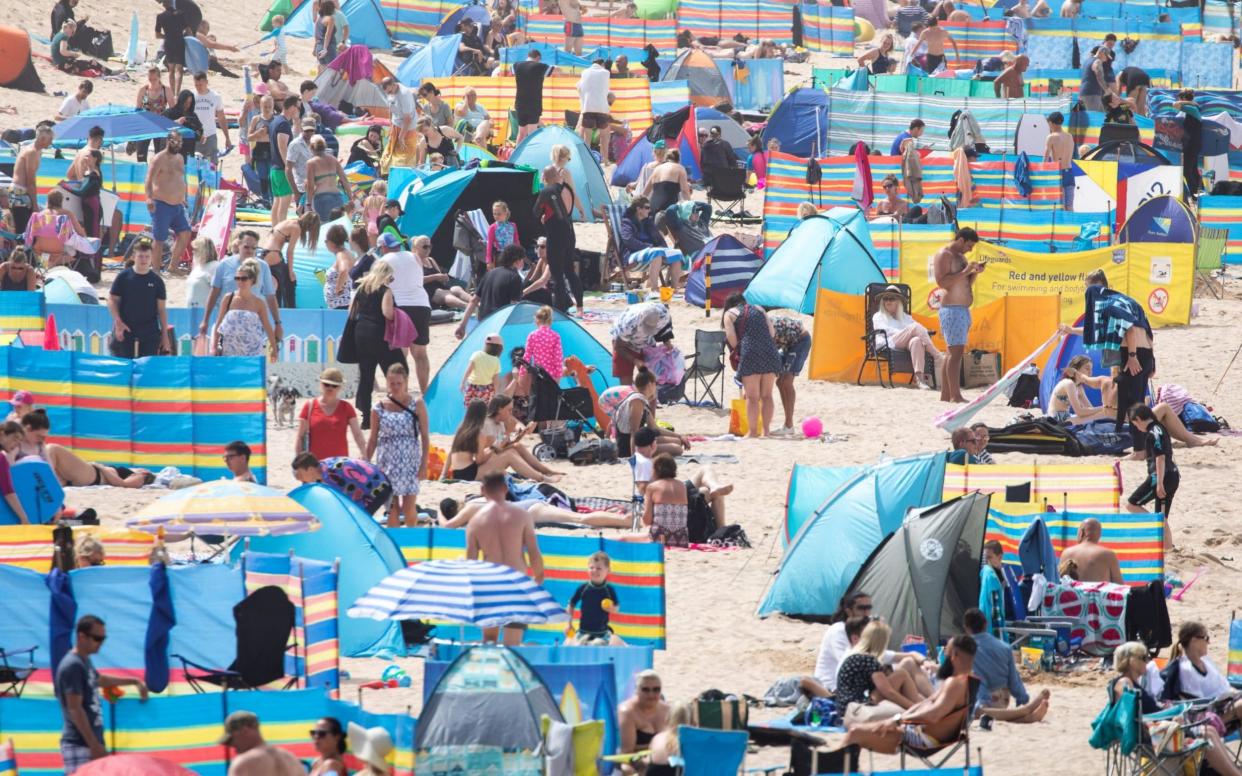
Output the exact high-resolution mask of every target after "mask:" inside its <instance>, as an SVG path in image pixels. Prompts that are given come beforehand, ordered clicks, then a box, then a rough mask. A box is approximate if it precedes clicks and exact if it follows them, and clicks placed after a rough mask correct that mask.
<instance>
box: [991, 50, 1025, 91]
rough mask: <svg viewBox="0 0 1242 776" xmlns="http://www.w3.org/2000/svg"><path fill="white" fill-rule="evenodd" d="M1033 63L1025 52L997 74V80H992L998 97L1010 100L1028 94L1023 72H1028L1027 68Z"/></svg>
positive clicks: (993, 89) (993, 88)
mask: <svg viewBox="0 0 1242 776" xmlns="http://www.w3.org/2000/svg"><path fill="white" fill-rule="evenodd" d="M1030 64H1031V60H1030V58H1029V57H1027V56H1026V55H1025V54H1020V55H1018V56H1017V57H1016V58H1015V59H1014V60H1013V63H1012V64H1010V65H1009V67H1007V68H1005V69H1004V70H1002V71H1001V74H1000V75H998V76H996V80H995V81H993V82H992V91H993V92H995V93H996V96H997V97H1005V98H1008V99H1010V100H1019V99H1022V98H1023V97H1025V96H1026V88H1025V85H1024V84H1023V83H1022V74H1023V73H1025V72H1026V68H1027V67H1028V66H1029V65H1030Z"/></svg>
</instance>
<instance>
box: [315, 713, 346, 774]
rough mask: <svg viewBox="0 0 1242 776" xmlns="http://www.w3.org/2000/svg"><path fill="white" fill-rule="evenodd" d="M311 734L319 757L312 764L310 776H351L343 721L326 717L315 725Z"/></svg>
mask: <svg viewBox="0 0 1242 776" xmlns="http://www.w3.org/2000/svg"><path fill="white" fill-rule="evenodd" d="M310 734H311V740H312V741H313V742H314V744H315V754H317V755H319V756H318V757H316V758H315V761H314V762H313V763H311V769H310V776H349V769H348V768H346V767H345V752H346V751H348V750H349V745H348V743H346V740H345V731H344V730H342V729H341V721H340V720H339V719H337V718H336V717H324V718H323V719H320V720H319V721H318V722H316V723H315V727H314V728H312V729H311V733H310Z"/></svg>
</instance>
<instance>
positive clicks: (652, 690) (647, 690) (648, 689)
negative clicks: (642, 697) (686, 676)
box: [639, 687, 663, 692]
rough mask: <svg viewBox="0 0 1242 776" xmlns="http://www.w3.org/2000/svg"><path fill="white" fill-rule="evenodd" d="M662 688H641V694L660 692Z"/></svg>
mask: <svg viewBox="0 0 1242 776" xmlns="http://www.w3.org/2000/svg"><path fill="white" fill-rule="evenodd" d="M661 689H663V688H661V687H640V688H639V692H659V691H660V690H661Z"/></svg>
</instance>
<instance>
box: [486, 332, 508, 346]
mask: <svg viewBox="0 0 1242 776" xmlns="http://www.w3.org/2000/svg"><path fill="white" fill-rule="evenodd" d="M483 341H484V342H485V343H487V344H488V345H503V344H505V341H504V339H503V338H502V337H501V336H500V335H499V334H489V335H487V337H486V338H485V339H484V340H483Z"/></svg>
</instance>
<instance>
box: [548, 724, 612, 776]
mask: <svg viewBox="0 0 1242 776" xmlns="http://www.w3.org/2000/svg"><path fill="white" fill-rule="evenodd" d="M539 727H540V733H541V735H542V741H541V743H540V745H539V754H540V755H542V756H543V758H544V773H545V774H546V776H595V775H596V774H598V773H599V768H598V766H597V765H596V760H597V758H598V757H599V756H600V750H601V749H602V748H603V745H604V722H603V720H598V719H596V720H588V721H587V722H579V723H577V724H573V725H570V724H567V723H565V722H557V721H556V720H554V719H552V718H551V717H549V716H548V715H547V714H544V715H543V716H542V717H540V718H539Z"/></svg>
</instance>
